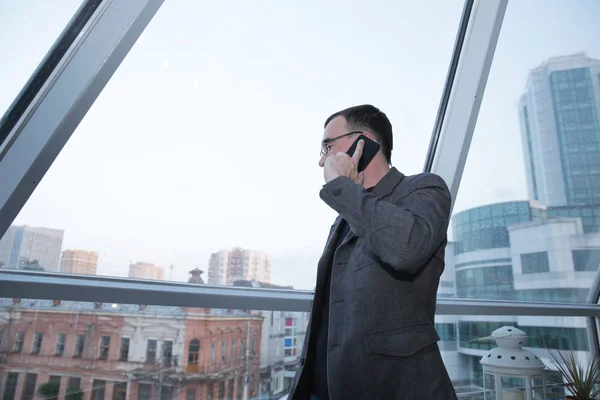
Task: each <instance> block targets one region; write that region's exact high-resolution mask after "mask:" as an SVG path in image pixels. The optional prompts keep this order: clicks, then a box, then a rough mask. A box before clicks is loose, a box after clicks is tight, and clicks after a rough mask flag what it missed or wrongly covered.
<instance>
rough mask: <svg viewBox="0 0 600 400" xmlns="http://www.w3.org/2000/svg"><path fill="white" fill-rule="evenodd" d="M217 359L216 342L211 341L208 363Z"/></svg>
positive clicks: (212, 362)
mask: <svg viewBox="0 0 600 400" xmlns="http://www.w3.org/2000/svg"><path fill="white" fill-rule="evenodd" d="M215 361H217V344H216V343H215V342H212V343H211V344H210V363H211V364H214V363H215Z"/></svg>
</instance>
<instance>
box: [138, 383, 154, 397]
mask: <svg viewBox="0 0 600 400" xmlns="http://www.w3.org/2000/svg"><path fill="white" fill-rule="evenodd" d="M151 398H152V385H150V384H148V383H140V384H139V385H138V400H150V399H151Z"/></svg>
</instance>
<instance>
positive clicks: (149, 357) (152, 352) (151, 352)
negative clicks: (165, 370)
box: [146, 339, 157, 364]
mask: <svg viewBox="0 0 600 400" xmlns="http://www.w3.org/2000/svg"><path fill="white" fill-rule="evenodd" d="M156 344H157V342H156V340H155V339H149V340H148V344H147V345H146V363H147V364H154V363H155V362H156Z"/></svg>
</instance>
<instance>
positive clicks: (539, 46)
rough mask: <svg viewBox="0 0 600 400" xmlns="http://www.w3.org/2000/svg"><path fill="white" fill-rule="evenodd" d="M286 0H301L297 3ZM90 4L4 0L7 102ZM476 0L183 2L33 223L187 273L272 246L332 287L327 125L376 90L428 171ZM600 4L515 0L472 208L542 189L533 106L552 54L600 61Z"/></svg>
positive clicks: (0, 16) (475, 154)
mask: <svg viewBox="0 0 600 400" xmlns="http://www.w3.org/2000/svg"><path fill="white" fill-rule="evenodd" d="M283 3H285V4H283ZM80 4H81V1H74V0H55V1H52V2H50V1H48V2H46V1H40V0H37V1H36V0H20V1H19V2H13V1H8V0H0V54H5V55H10V57H8V58H6V59H5V61H4V62H2V63H0V110H4V109H6V108H7V107H8V106H9V105H10V103H11V102H12V101H13V99H14V97H15V96H16V95H17V94H18V92H19V91H20V90H21V88H22V87H23V85H24V84H25V82H26V81H27V79H28V78H29V76H30V74H31V73H32V72H33V70H34V69H35V68H36V66H37V65H38V63H39V62H40V61H41V59H42V58H43V56H44V55H45V54H46V52H47V50H48V49H49V48H50V46H51V45H52V43H53V41H54V40H55V38H56V37H57V36H58V35H59V33H60V32H61V30H62V29H63V27H64V26H65V24H66V23H67V22H68V21H69V19H70V18H71V17H72V15H73V14H74V12H75V11H76V10H77V8H78V7H79V5H80ZM462 7H463V2H462V1H460V0H429V1H424V2H414V1H407V0H402V1H385V0H377V1H371V2H369V3H367V2H364V1H363V2H358V1H354V0H352V1H347V2H344V6H343V7H342V6H340V3H339V2H333V1H318V0H309V1H299V0H298V1H287V2H276V1H267V0H257V1H254V2H245V1H242V0H232V1H227V2H205V1H197V0H167V1H165V3H164V5H163V6H162V8H161V9H160V10H159V11H158V13H157V15H156V16H155V18H154V19H153V20H152V21H151V22H150V24H149V26H148V27H147V28H146V30H145V31H144V33H143V34H142V36H141V37H140V38H139V40H138V41H137V43H136V44H135V46H134V47H133V48H132V50H131V51H130V53H129V54H128V56H127V57H126V59H125V60H124V61H123V63H122V64H121V66H120V67H119V69H118V70H117V71H116V73H115V74H114V76H113V77H112V79H111V80H110V81H109V83H108V84H107V86H106V88H105V89H104V90H103V92H102V93H101V94H100V96H99V97H98V99H97V100H96V102H95V103H94V105H93V106H92V108H91V109H90V111H89V112H88V114H87V115H86V116H85V118H84V119H83V121H82V122H81V124H80V125H79V127H78V128H77V130H76V131H75V132H74V134H73V136H72V138H71V140H70V141H69V142H68V143H67V145H66V146H65V148H64V149H63V151H62V152H61V154H60V155H59V156H58V158H57V159H56V161H55V162H54V164H53V165H52V167H51V168H50V170H49V171H48V173H47V174H46V176H45V177H44V179H43V180H42V182H41V183H40V184H39V186H38V188H37V189H36V191H35V192H34V193H33V195H32V196H31V198H30V199H29V201H28V202H27V204H26V205H25V206H24V207H23V209H22V211H21V213H20V214H19V215H18V216H17V218H16V220H15V223H16V224H28V225H34V226H45V227H52V228H58V229H64V230H65V237H64V242H63V249H83V250H96V251H98V252H99V253H100V255H101V260H100V262H99V273H101V274H105V275H116V276H126V275H127V272H128V266H129V264H130V263H131V262H136V261H146V262H151V263H154V264H156V265H159V266H163V267H165V268H167V277H168V276H169V274H168V266H170V265H173V266H174V270H173V275H172V279H173V280H178V281H183V280H186V279H187V271H189V270H191V269H193V268H196V267H198V268H200V269H203V270H205V271H207V269H208V259H209V257H210V254H211V253H213V252H216V251H218V250H221V249H226V248H231V247H235V246H240V247H245V248H252V249H256V250H260V251H266V252H269V253H270V254H271V255H272V259H273V271H272V278H271V281H272V283H275V284H281V285H292V286H294V287H295V288H298V289H311V288H313V286H314V282H315V275H316V264H317V260H318V258H319V256H320V253H321V251H322V249H323V247H324V244H325V240H326V235H327V233H328V231H329V227H330V225H331V224H332V223H333V220H334V219H335V217H336V214H335V212H334V211H333V210H331V209H330V208H329V207H328V206H327V205H326V204H325V203H323V202H322V201H321V200H320V198H319V190H320V188H321V186H322V184H323V175H322V170H321V169H320V168H319V167H318V165H317V162H318V160H319V145H320V141H321V138H322V134H323V122H324V120H325V119H326V118H327V116H329V115H330V114H331V113H333V112H335V111H338V110H340V109H342V108H345V107H348V106H352V105H356V104H364V103H371V104H374V105H376V106H377V107H380V108H381V109H382V110H383V111H384V112H385V113H386V114H387V115H388V117H389V118H390V120H391V122H392V125H393V128H394V135H395V140H394V143H395V148H394V152H393V156H392V163H393V165H394V166H396V167H397V168H398V169H399V170H400V171H402V172H404V173H405V174H415V173H419V172H421V171H422V169H423V164H424V161H425V155H426V151H427V147H428V145H429V140H430V135H431V131H432V129H433V125H434V120H435V115H436V112H437V108H438V105H439V101H440V97H441V94H442V89H443V85H444V81H445V78H446V73H447V70H448V66H449V63H450V57H451V54H452V47H453V44H454V40H455V36H456V31H457V28H458V24H459V20H460V14H461V11H462ZM598 15H600V2H598V1H596V0H572V1H559V0H527V1H516V0H513V1H511V2H509V7H508V10H507V13H506V17H505V20H504V24H503V28H502V32H501V35H500V39H499V42H498V45H497V50H496V54H495V57H494V62H493V64H492V69H491V72H490V77H489V79H488V85H487V88H486V92H485V95H484V98H483V103H482V107H481V111H480V114H479V118H478V122H477V126H476V129H475V133H474V137H473V142H472V145H471V150H470V152H469V156H468V159H467V164H466V168H465V171H464V174H463V179H462V182H461V187H460V189H459V193H458V196H457V198H456V200H455V206H454V211H455V212H457V211H461V210H464V209H467V208H470V207H475V206H479V205H484V204H489V203H494V202H498V201H510V200H524V199H526V198H527V190H526V184H525V176H524V166H523V155H522V149H521V142H520V136H519V135H520V132H519V126H518V116H517V110H516V103H517V101H518V99H519V96H520V95H521V94H522V92H523V89H524V85H525V80H526V77H527V74H528V72H529V70H530V69H532V68H535V67H537V66H539V65H541V64H542V63H543V62H544V61H545V60H547V59H548V58H549V57H552V56H560V55H566V54H572V53H576V52H581V51H587V53H588V55H589V56H590V57H594V58H600V42H598V41H597V38H598V37H600V25H599V24H598V23H597V21H598V18H597V16H598Z"/></svg>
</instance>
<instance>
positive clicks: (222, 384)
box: [219, 381, 225, 400]
mask: <svg viewBox="0 0 600 400" xmlns="http://www.w3.org/2000/svg"><path fill="white" fill-rule="evenodd" d="M224 398H225V381H221V382H219V400H221V399H224Z"/></svg>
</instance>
